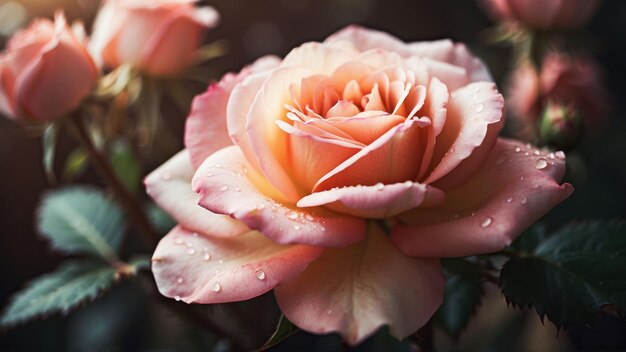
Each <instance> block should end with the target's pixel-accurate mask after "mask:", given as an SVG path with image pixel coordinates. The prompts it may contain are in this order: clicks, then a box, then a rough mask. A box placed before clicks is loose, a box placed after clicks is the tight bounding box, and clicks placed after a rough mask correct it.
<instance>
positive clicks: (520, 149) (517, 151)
mask: <svg viewBox="0 0 626 352" xmlns="http://www.w3.org/2000/svg"><path fill="white" fill-rule="evenodd" d="M514 150H515V152H516V153H519V152H521V151H522V148H520V147H515V149H514Z"/></svg>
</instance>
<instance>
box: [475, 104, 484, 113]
mask: <svg viewBox="0 0 626 352" xmlns="http://www.w3.org/2000/svg"><path fill="white" fill-rule="evenodd" d="M484 109H485V105H483V104H480V103H479V104H476V109H475V111H476V112H481V111H483V110H484Z"/></svg>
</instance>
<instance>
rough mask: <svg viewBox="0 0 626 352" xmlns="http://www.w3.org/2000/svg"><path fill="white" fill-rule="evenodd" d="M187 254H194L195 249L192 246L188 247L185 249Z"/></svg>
mask: <svg viewBox="0 0 626 352" xmlns="http://www.w3.org/2000/svg"><path fill="white" fill-rule="evenodd" d="M187 254H189V255H194V254H196V250H195V249H193V248H189V249H188V250H187Z"/></svg>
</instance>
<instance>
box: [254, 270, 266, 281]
mask: <svg viewBox="0 0 626 352" xmlns="http://www.w3.org/2000/svg"><path fill="white" fill-rule="evenodd" d="M254 276H256V278H257V279H259V280H265V271H263V270H262V269H259V270H257V271H256V272H255V273H254Z"/></svg>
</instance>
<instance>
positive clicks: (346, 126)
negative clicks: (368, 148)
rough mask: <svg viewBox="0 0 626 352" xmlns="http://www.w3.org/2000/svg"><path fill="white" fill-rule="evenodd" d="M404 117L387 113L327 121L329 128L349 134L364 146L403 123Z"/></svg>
mask: <svg viewBox="0 0 626 352" xmlns="http://www.w3.org/2000/svg"><path fill="white" fill-rule="evenodd" d="M404 120H405V118H404V117H402V116H398V115H389V114H387V113H384V114H380V115H376V116H371V117H352V118H347V119H342V120H339V121H328V124H330V125H331V126H333V127H335V128H337V129H339V130H341V131H343V132H345V133H347V134H349V135H350V136H352V138H354V139H355V140H357V141H359V142H360V143H363V144H365V145H367V144H370V143H372V142H374V141H375V140H376V139H378V138H379V137H380V136H381V135H383V134H385V132H387V131H389V130H390V129H391V128H393V127H394V126H397V125H399V124H401V123H403V122H404Z"/></svg>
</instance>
